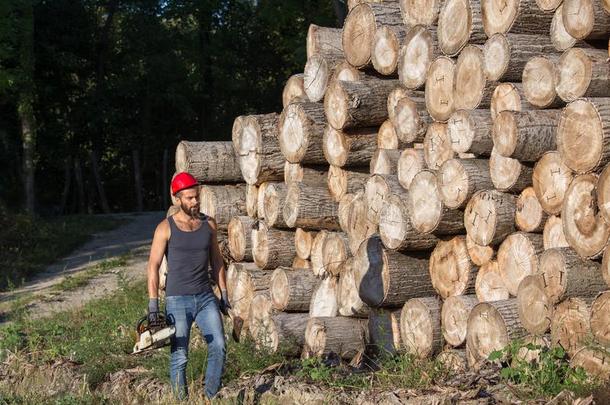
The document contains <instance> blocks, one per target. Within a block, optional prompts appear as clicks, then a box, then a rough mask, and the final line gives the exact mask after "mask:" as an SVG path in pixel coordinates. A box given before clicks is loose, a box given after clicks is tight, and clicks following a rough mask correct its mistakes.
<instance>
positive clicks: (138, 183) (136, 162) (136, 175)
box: [132, 149, 144, 212]
mask: <svg viewBox="0 0 610 405" xmlns="http://www.w3.org/2000/svg"><path fill="white" fill-rule="evenodd" d="M132 157H133V180H134V188H135V194H136V210H137V211H138V212H142V211H144V199H143V198H142V170H141V169H140V151H139V150H138V149H134V150H133V151H132Z"/></svg>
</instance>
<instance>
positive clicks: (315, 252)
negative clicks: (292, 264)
mask: <svg viewBox="0 0 610 405" xmlns="http://www.w3.org/2000/svg"><path fill="white" fill-rule="evenodd" d="M330 233H331V232H328V231H326V230H321V231H320V232H318V233H317V234H316V237H315V238H314V239H313V242H312V244H311V257H310V260H311V270H312V271H313V274H314V275H316V276H318V277H323V276H324V275H325V274H326V269H325V268H324V257H323V255H322V248H323V247H324V241H325V240H326V238H327V237H328V235H329V234H330Z"/></svg>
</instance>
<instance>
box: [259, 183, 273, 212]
mask: <svg viewBox="0 0 610 405" xmlns="http://www.w3.org/2000/svg"><path fill="white" fill-rule="evenodd" d="M271 184H273V183H268V182H265V183H263V184H261V185H260V186H259V187H258V196H257V197H256V217H257V218H258V219H265V191H266V190H267V187H269V186H270V185H271Z"/></svg>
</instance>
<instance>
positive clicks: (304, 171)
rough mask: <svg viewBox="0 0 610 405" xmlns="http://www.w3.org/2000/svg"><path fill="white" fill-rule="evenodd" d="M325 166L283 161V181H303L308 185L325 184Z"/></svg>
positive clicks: (288, 183)
mask: <svg viewBox="0 0 610 405" xmlns="http://www.w3.org/2000/svg"><path fill="white" fill-rule="evenodd" d="M327 168H328V167H327V166H307V167H305V166H303V165H301V164H300V163H290V162H289V161H286V162H285V165H284V183H286V185H290V184H291V183H304V184H308V185H310V186H318V187H321V186H326V176H327V173H326V169H327Z"/></svg>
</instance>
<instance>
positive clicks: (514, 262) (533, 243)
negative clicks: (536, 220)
mask: <svg viewBox="0 0 610 405" xmlns="http://www.w3.org/2000/svg"><path fill="white" fill-rule="evenodd" d="M543 251H544V248H543V246H542V235H540V234H536V233H525V232H515V233H513V234H512V235H510V236H508V237H507V238H506V239H505V240H504V242H502V244H501V245H500V248H499V249H498V269H499V270H500V275H501V276H502V280H503V281H504V285H505V286H506V288H507V289H508V292H509V293H510V294H511V295H513V296H516V295H517V289H518V288H519V283H520V282H521V280H523V279H524V278H525V277H526V276H529V275H531V274H536V273H538V269H539V262H540V255H541V254H542V252H543Z"/></svg>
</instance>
